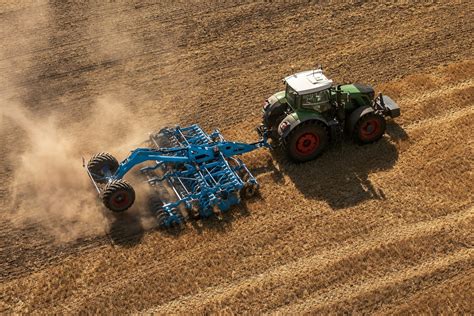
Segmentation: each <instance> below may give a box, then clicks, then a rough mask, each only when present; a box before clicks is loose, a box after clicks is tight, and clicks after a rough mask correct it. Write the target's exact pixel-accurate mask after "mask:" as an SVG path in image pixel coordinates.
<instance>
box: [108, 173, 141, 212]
mask: <svg viewBox="0 0 474 316" xmlns="http://www.w3.org/2000/svg"><path fill="white" fill-rule="evenodd" d="M102 202H104V205H105V206H106V207H107V208H108V209H109V210H111V211H112V212H117V213H119V212H123V211H126V210H127V209H129V208H130V206H132V204H133V202H135V190H133V188H132V186H131V185H130V184H128V183H127V182H125V181H124V180H114V181H112V182H110V183H109V184H107V186H106V187H105V190H104V194H103V195H102Z"/></svg>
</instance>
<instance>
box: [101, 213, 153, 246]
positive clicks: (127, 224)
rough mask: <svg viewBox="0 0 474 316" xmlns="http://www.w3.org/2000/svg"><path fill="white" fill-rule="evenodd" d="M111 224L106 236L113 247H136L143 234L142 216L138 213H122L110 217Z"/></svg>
mask: <svg viewBox="0 0 474 316" xmlns="http://www.w3.org/2000/svg"><path fill="white" fill-rule="evenodd" d="M111 217H112V218H111V220H112V223H111V225H110V229H109V232H108V236H109V238H110V239H111V241H112V242H113V244H114V245H117V246H121V247H125V248H131V247H134V246H136V245H138V244H139V243H140V242H141V241H142V239H143V236H144V234H145V229H144V227H143V226H142V221H141V218H142V215H140V214H138V212H130V213H128V212H124V213H118V214H112V215H111Z"/></svg>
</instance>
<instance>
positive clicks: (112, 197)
mask: <svg viewBox="0 0 474 316" xmlns="http://www.w3.org/2000/svg"><path fill="white" fill-rule="evenodd" d="M118 167H119V163H118V161H117V159H115V158H114V156H112V155H111V154H109V153H98V154H96V155H94V156H93V157H92V158H91V159H90V160H89V162H88V164H87V169H88V170H89V172H90V174H91V176H92V178H93V179H94V181H95V182H97V183H100V184H104V185H105V188H104V191H103V193H102V202H103V203H104V205H105V206H106V207H107V208H108V209H109V210H111V211H113V212H123V211H126V210H127V209H129V208H130V206H132V204H133V202H135V190H134V189H133V187H132V186H131V185H130V184H129V183H127V182H126V181H125V180H122V179H120V180H113V181H110V182H109V181H108V179H107V177H110V176H112V175H113V174H114V173H115V172H116V171H117V169H118Z"/></svg>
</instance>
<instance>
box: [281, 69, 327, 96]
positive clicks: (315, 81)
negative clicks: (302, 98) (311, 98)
mask: <svg viewBox="0 0 474 316" xmlns="http://www.w3.org/2000/svg"><path fill="white" fill-rule="evenodd" d="M284 80H285V82H286V83H287V84H289V85H290V87H292V88H293V89H294V90H295V91H296V92H298V94H307V93H313V92H318V91H321V90H325V89H328V88H330V87H331V86H332V80H331V79H328V78H327V77H326V76H325V75H324V74H323V71H322V70H321V69H315V70H307V71H302V72H298V73H296V74H294V75H291V76H288V77H286V78H285V79H284Z"/></svg>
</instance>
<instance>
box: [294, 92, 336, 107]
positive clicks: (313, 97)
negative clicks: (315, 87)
mask: <svg viewBox="0 0 474 316" xmlns="http://www.w3.org/2000/svg"><path fill="white" fill-rule="evenodd" d="M301 106H302V107H303V108H306V109H309V110H316V111H321V112H323V111H326V110H327V109H328V108H329V94H328V91H326V90H324V91H319V92H315V93H311V94H306V95H303V96H302V100H301Z"/></svg>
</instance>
